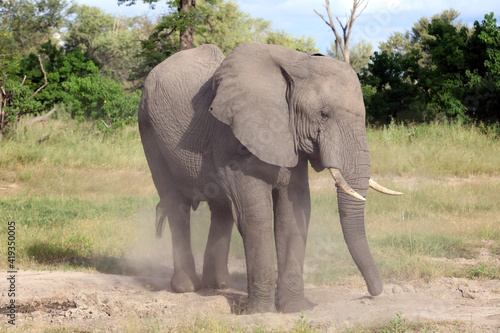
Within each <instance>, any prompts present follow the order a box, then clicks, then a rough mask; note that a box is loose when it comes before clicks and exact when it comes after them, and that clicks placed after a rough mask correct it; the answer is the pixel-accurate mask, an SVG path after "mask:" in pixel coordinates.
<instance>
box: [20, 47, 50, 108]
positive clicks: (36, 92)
mask: <svg viewBox="0 0 500 333" xmlns="http://www.w3.org/2000/svg"><path fill="white" fill-rule="evenodd" d="M38 62H39V63H40V68H41V69H42V72H43V78H44V79H45V83H44V84H43V86H41V87H40V88H38V89H37V90H36V91H35V92H34V93H33V95H31V97H30V99H32V98H33V97H35V95H36V94H38V93H39V92H40V90H42V89H43V88H45V87H46V86H47V85H48V84H49V81H47V73H45V70H44V69H43V64H42V57H40V55H38ZM24 78H26V75H25V76H24ZM23 83H24V79H23ZM21 85H22V84H21Z"/></svg>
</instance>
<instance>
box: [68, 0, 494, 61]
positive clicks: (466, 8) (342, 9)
mask: <svg viewBox="0 0 500 333" xmlns="http://www.w3.org/2000/svg"><path fill="white" fill-rule="evenodd" d="M76 2H77V3H79V4H86V5H89V6H97V7H100V8H101V9H102V10H103V11H104V12H107V13H110V14H113V15H118V14H119V13H120V14H121V15H124V16H135V15H141V14H144V13H148V14H149V15H151V16H153V17H154V16H155V15H157V14H161V13H164V12H166V11H167V7H166V5H164V3H165V1H161V0H160V1H159V5H157V6H156V9H155V10H151V9H150V8H149V6H148V5H145V4H143V3H142V1H141V0H137V3H136V4H135V5H133V6H125V5H121V6H118V5H117V1H116V0H76ZM236 2H237V3H238V4H239V6H240V9H241V10H242V11H244V12H246V13H249V14H250V15H252V17H254V18H258V17H261V18H264V19H266V20H269V21H271V22H272V28H273V29H282V30H285V31H286V32H287V33H291V34H293V35H294V36H295V37H299V36H304V35H305V36H311V37H313V38H314V40H315V41H316V46H317V47H318V48H319V50H320V52H322V53H326V50H327V48H330V43H331V42H332V41H333V39H334V35H333V32H332V30H331V29H330V27H329V26H327V25H326V24H325V23H324V22H323V20H321V18H320V17H319V16H318V15H316V13H314V10H316V11H317V12H319V13H320V14H322V15H323V16H324V17H325V18H327V17H328V15H327V13H326V9H325V1H324V0H273V1H270V0H236ZM352 2H353V1H352V0H330V8H331V11H332V15H333V16H334V17H338V18H339V19H340V20H341V21H342V22H345V19H346V17H347V16H348V15H349V13H350V9H351V8H352ZM450 8H453V9H455V10H457V11H459V12H460V17H459V19H461V20H462V22H463V23H465V24H467V25H468V26H469V27H471V26H472V25H473V23H474V21H481V20H483V19H484V15H485V14H487V13H490V12H494V13H495V17H497V18H499V20H500V1H498V0H454V1H450V0H367V6H366V8H365V9H364V11H363V12H362V14H361V15H360V16H359V17H358V19H357V20H356V21H355V23H354V26H353V29H352V33H351V46H352V45H353V44H355V43H357V42H359V41H361V40H363V39H364V40H365V41H367V42H369V43H371V44H372V45H373V47H374V50H377V48H378V45H379V43H380V42H383V41H386V40H387V38H388V37H389V36H390V35H391V34H393V33H394V32H396V31H399V32H404V31H406V30H410V29H411V27H412V26H413V24H414V23H415V22H417V21H418V20H419V19H420V18H422V17H424V16H425V17H431V16H433V15H434V14H438V13H441V12H442V11H443V10H445V9H450ZM337 29H338V31H339V30H340V27H339V26H338V25H337Z"/></svg>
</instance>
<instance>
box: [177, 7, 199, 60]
mask: <svg viewBox="0 0 500 333" xmlns="http://www.w3.org/2000/svg"><path fill="white" fill-rule="evenodd" d="M195 6H196V0H181V4H180V8H179V9H180V10H182V11H183V12H185V13H189V12H190V11H192V10H194V8H195ZM193 39H194V26H192V25H191V26H186V27H184V29H183V30H181V39H180V42H181V48H180V51H182V50H188V49H192V48H193Z"/></svg>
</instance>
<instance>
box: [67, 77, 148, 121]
mask: <svg viewBox="0 0 500 333" xmlns="http://www.w3.org/2000/svg"><path fill="white" fill-rule="evenodd" d="M62 86H63V88H65V89H67V91H68V97H70V98H72V101H73V107H74V109H75V110H76V111H75V113H74V118H75V119H77V120H80V121H83V120H85V119H94V120H96V121H97V122H96V125H97V126H98V127H99V128H101V129H102V130H110V129H116V128H122V127H123V126H124V125H126V124H133V123H135V122H136V117H135V115H136V113H137V108H138V106H139V101H140V91H138V92H136V93H135V94H132V95H129V94H126V93H124V92H123V87H122V86H121V85H120V84H118V83H117V82H115V81H113V80H112V79H110V78H107V77H103V76H101V75H99V74H98V73H92V74H91V75H88V76H86V77H76V76H72V77H71V78H70V79H69V80H68V81H66V82H64V83H63V85H62Z"/></svg>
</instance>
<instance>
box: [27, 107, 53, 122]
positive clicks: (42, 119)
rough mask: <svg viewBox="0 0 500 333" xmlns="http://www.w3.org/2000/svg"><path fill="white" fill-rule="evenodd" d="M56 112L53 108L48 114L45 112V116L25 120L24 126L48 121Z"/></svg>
mask: <svg viewBox="0 0 500 333" xmlns="http://www.w3.org/2000/svg"><path fill="white" fill-rule="evenodd" d="M55 111H56V108H53V109H52V110H50V111H49V112H47V113H46V114H44V115H43V116H37V117H34V118H31V119H29V120H26V122H25V123H24V125H31V124H34V123H38V122H40V121H46V120H47V119H49V117H50V116H51V115H52V114H53V113H54V112H55Z"/></svg>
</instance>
